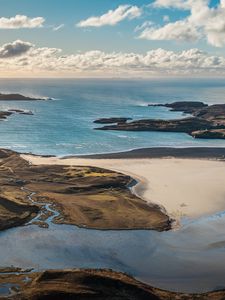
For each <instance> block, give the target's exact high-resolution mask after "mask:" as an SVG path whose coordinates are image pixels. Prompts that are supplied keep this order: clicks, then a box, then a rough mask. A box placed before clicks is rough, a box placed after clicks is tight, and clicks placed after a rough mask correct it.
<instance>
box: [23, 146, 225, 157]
mask: <svg viewBox="0 0 225 300" xmlns="http://www.w3.org/2000/svg"><path fill="white" fill-rule="evenodd" d="M26 154H28V153H26ZM28 155H29V154H28ZM32 155H35V156H41V157H42V155H36V154H32ZM56 157H57V156H56ZM166 157H168V158H170V157H174V158H193V159H194V158H196V159H220V160H225V148H224V147H181V148H178V147H177V148H176V147H151V148H137V149H131V150H127V151H118V152H110V153H99V154H82V155H66V156H62V157H60V158H61V159H68V158H90V159H92V158H93V159H95V158H96V159H116V158H118V159H123V158H129V159H135V158H136V159H137V158H166Z"/></svg>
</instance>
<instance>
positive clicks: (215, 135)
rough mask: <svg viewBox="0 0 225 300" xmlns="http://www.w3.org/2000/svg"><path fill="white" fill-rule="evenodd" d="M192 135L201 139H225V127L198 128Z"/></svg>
mask: <svg viewBox="0 0 225 300" xmlns="http://www.w3.org/2000/svg"><path fill="white" fill-rule="evenodd" d="M191 135H192V136H193V137H194V138H199V139H225V129H214V130H213V129H211V130H197V131H193V132H191Z"/></svg>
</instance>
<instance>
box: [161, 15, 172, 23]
mask: <svg viewBox="0 0 225 300" xmlns="http://www.w3.org/2000/svg"><path fill="white" fill-rule="evenodd" d="M169 20H170V17H169V16H167V15H165V16H163V21H164V22H166V23H167V22H169Z"/></svg>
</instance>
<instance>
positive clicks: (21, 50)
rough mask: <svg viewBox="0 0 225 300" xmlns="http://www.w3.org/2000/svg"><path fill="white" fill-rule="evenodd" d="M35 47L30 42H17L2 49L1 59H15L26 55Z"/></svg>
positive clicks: (5, 45)
mask: <svg viewBox="0 0 225 300" xmlns="http://www.w3.org/2000/svg"><path fill="white" fill-rule="evenodd" d="M33 46H34V45H33V44H31V43H28V42H23V41H20V40H17V41H15V42H13V43H9V44H4V45H3V46H2V47H0V58H13V57H18V56H21V55H24V54H25V53H27V52H28V51H29V50H30V49H31V48H32V47H33Z"/></svg>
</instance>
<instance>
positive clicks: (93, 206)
mask: <svg viewBox="0 0 225 300" xmlns="http://www.w3.org/2000/svg"><path fill="white" fill-rule="evenodd" d="M0 158H1V161H0V184H1V188H0V224H1V226H0V230H3V229H6V228H10V227H14V226H19V225H22V224H25V223H27V222H28V220H31V219H32V218H33V217H34V216H35V215H37V214H38V212H40V211H43V213H42V214H41V219H40V220H35V222H36V224H37V221H39V222H41V223H42V226H43V227H44V224H43V223H44V221H43V220H45V219H46V218H47V216H46V218H45V217H44V215H45V214H48V211H46V210H45V207H44V203H50V204H52V205H53V206H54V207H55V208H56V209H57V210H58V211H59V216H57V217H56V218H54V220H53V221H54V222H55V223H58V224H71V225H77V226H80V227H86V228H93V229H94V228H95V229H104V230H107V229H154V230H159V231H162V230H168V229H170V228H171V220H170V218H169V217H168V216H167V215H166V214H165V213H164V212H162V211H161V209H160V207H158V206H157V205H150V204H148V203H146V202H145V201H144V200H142V199H140V198H138V197H137V196H135V195H134V194H132V193H131V191H130V189H129V186H130V185H131V184H132V183H133V179H132V178H131V177H129V176H126V175H123V174H121V173H118V172H113V171H109V170H105V169H101V168H97V167H87V166H86V167H82V166H63V165H62V166H59V165H51V166H50V165H40V166H33V165H30V164H29V163H28V162H27V161H26V160H24V159H23V158H22V157H21V156H20V155H19V154H18V153H16V152H13V151H9V150H0ZM31 194H32V200H33V201H34V203H35V205H32V204H31V201H30V199H29V196H30V195H31ZM46 227H47V226H46Z"/></svg>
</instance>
